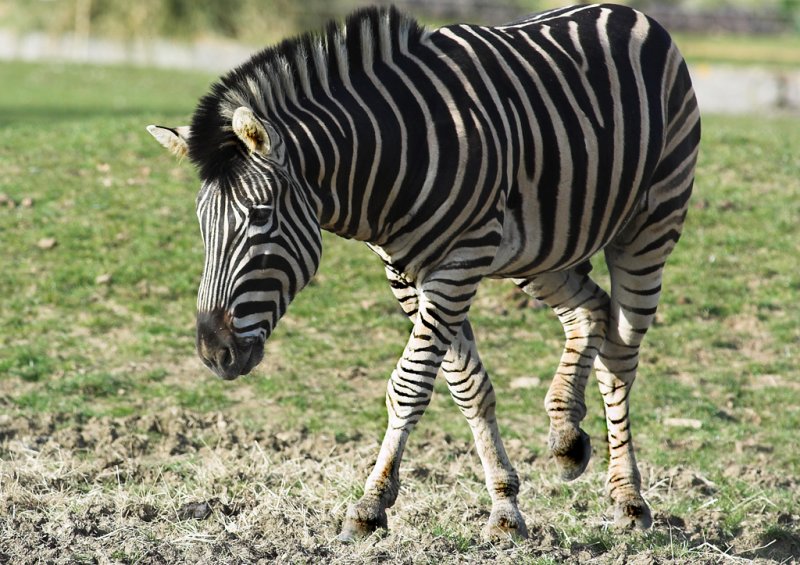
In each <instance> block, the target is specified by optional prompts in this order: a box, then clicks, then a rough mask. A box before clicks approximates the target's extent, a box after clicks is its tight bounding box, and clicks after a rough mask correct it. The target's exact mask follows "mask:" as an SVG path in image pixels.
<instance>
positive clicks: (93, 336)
mask: <svg viewBox="0 0 800 565" xmlns="http://www.w3.org/2000/svg"><path fill="white" fill-rule="evenodd" d="M212 78H213V77H210V76H206V75H198V74H188V73H178V72H164V71H152V70H143V69H129V68H117V69H105V68H91V67H72V66H58V65H24V64H9V63H4V64H3V65H2V66H0V83H2V84H4V85H13V88H3V89H0V109H2V111H1V112H0V120H1V121H2V127H0V193H4V194H5V195H7V197H8V198H9V199H10V200H12V201H14V202H15V203H16V206H15V207H13V208H10V207H7V206H5V205H4V206H2V207H0V249H3V250H4V252H3V253H2V254H0V327H1V328H2V329H3V330H2V333H0V405H2V406H3V410H4V411H6V412H7V413H19V414H25V415H29V416H31V417H34V418H35V417H43V416H45V415H47V414H60V415H67V418H68V421H72V420H70V419H86V418H90V417H103V416H108V417H118V416H124V415H129V414H133V413H143V412H144V413H159V412H161V411H163V410H165V409H167V408H170V407H174V406H178V407H181V408H183V409H186V410H190V411H196V412H205V411H221V412H222V413H224V414H226V415H228V416H229V417H235V418H241V419H243V420H245V421H246V423H247V426H248V427H251V428H252V429H260V428H268V429H272V430H281V429H283V430H293V429H300V428H303V429H305V430H308V431H309V432H311V433H317V432H321V431H325V432H326V433H328V434H330V435H331V436H333V437H336V438H337V440H338V441H353V438H360V439H358V440H357V441H362V442H364V443H368V442H371V441H376V440H377V439H378V438H379V437H380V436H381V434H382V430H383V427H384V425H385V415H384V413H385V408H384V404H383V393H384V390H385V382H386V379H387V377H388V375H389V373H390V372H391V370H392V368H393V367H394V364H395V362H396V359H397V356H398V355H399V354H400V353H401V352H402V349H403V347H404V344H405V340H406V337H407V334H408V331H409V323H408V321H407V320H406V319H405V318H404V317H403V315H402V314H401V313H400V311H399V308H398V307H397V306H396V305H395V304H394V301H393V299H392V297H391V293H390V291H389V289H388V286H387V285H386V283H385V282H384V280H383V270H382V267H381V263H380V261H379V260H378V258H377V257H375V256H374V255H372V254H371V253H370V252H369V251H368V250H367V249H366V248H365V247H363V246H362V245H360V244H357V243H354V242H351V241H343V240H339V239H336V238H334V237H333V236H330V235H328V234H326V235H325V239H324V245H325V252H324V257H323V264H322V268H321V270H320V274H319V277H318V278H317V280H316V281H315V282H314V284H312V285H311V286H310V287H309V288H308V289H307V290H306V291H304V292H303V293H302V294H301V295H300V296H299V297H298V298H297V299H296V301H295V303H294V304H293V305H292V307H291V308H290V310H289V312H288V314H287V316H286V317H285V319H284V320H283V321H282V322H281V324H280V325H279V327H278V329H277V331H276V333H275V334H274V336H273V337H272V338H271V340H270V342H269V343H268V345H267V349H266V360H265V362H264V364H263V365H262V366H261V368H259V369H258V370H257V371H255V373H254V375H252V376H250V377H247V378H245V379H242V380H239V381H236V382H232V383H223V382H220V381H217V380H215V379H214V378H213V377H212V376H211V375H210V373H208V372H207V371H206V370H205V369H204V368H203V367H202V366H201V365H200V364H199V362H197V360H196V359H195V355H194V336H193V323H194V322H193V312H194V300H195V290H196V288H195V287H196V284H197V281H198V279H199V276H200V271H201V268H202V246H201V241H200V238H199V233H198V228H197V225H196V220H195V216H194V197H195V192H196V189H197V182H196V179H195V176H194V173H193V171H192V170H191V168H190V166H189V164H188V163H175V162H173V160H172V159H171V158H170V157H169V156H167V155H166V153H165V152H163V150H162V149H161V148H160V147H159V146H158V145H157V144H156V143H155V142H154V141H153V140H152V139H151V138H150V136H149V135H148V134H147V133H146V131H145V130H144V126H145V125H147V124H149V123H162V124H165V125H180V124H182V123H186V122H187V121H188V119H189V116H190V113H191V111H192V108H193V106H194V104H195V102H196V100H197V98H198V97H199V96H201V95H202V94H203V93H204V92H205V90H206V88H207V86H208V84H209V82H210V80H211V79H212ZM798 173H800V121H799V120H798V119H796V118H766V119H765V118H760V117H714V116H709V117H707V118H706V119H705V121H704V140H703V147H702V153H701V157H700V164H699V169H698V181H697V185H696V188H695V197H694V200H693V206H692V209H691V211H690V215H689V218H688V221H687V225H686V229H685V232H684V237H683V239H682V240H681V242H680V244H679V246H678V247H677V250H676V252H675V253H674V255H673V257H672V258H671V261H670V263H669V266H668V269H667V272H666V280H665V282H664V294H663V302H662V305H661V308H660V310H659V314H658V321H657V324H656V325H655V327H654V328H653V329H652V330H651V332H650V334H648V337H647V340H646V342H645V346H644V350H643V356H642V364H641V370H640V377H639V380H638V381H637V383H636V387H635V391H634V393H633V395H632V414H633V416H632V417H633V426H634V434H635V438H636V445H637V453H638V458H639V459H640V461H642V462H645V464H646V465H647V466H649V468H653V467H655V468H657V469H669V468H674V467H676V466H683V467H685V468H689V469H693V470H695V471H696V472H697V473H700V474H702V475H703V477H705V478H706V479H707V480H709V481H711V482H712V483H713V484H714V485H715V487H714V488H715V489H716V491H715V494H714V496H715V499H716V502H715V506H714V508H715V509H716V510H718V511H719V512H721V513H722V514H723V515H724V516H725V518H724V521H723V522H722V527H723V528H724V530H725V532H726V535H727V536H733V535H735V533H736V531H737V528H740V527H741V525H742V524H743V523H746V521H747V519H748V513H749V512H750V510H751V509H752V504H759V502H758V501H759V500H760V498H759V497H764V498H766V499H768V500H769V501H771V503H772V504H775V505H776V506H777V507H780V508H792V507H793V508H797V505H798V503H800V500H798V493H797V492H796V491H794V492H793V491H791V490H788V491H787V490H786V489H782V488H780V487H779V486H774V485H772V486H770V485H767V486H764V485H763V484H761V483H759V482H758V481H755V482H754V481H752V480H750V479H748V477H740V476H737V474H736V473H731V472H730V468H731V466H735V465H749V466H754V465H755V466H760V467H763V468H764V469H765V472H766V473H769V474H771V475H770V476H772V475H775V476H790V477H795V478H796V477H798V476H799V475H800V452H798V450H797V449H795V448H794V447H793V446H796V445H797V437H796V435H797V430H798V429H800V369H798V365H797V360H798V356H799V355H800V353H799V352H800V323H798V320H800V300H798V298H799V297H800V270H798V268H797V258H798V256H800V247H798V241H800V224H799V223H798V218H800V183H799V182H798V178H800V175H799V174H798ZM25 198H32V199H33V206H31V207H25V206H23V205H22V202H23V200H24V199H25ZM44 238H55V240H56V246H55V247H53V248H51V249H41V248H40V247H39V246H38V243H39V242H40V241H41V240H42V239H44ZM595 272H596V273H597V276H598V279H599V280H604V278H605V276H604V273H605V270H604V268H603V266H602V264H601V263H597V265H596V271H595ZM103 275H108V276H110V279H109V280H108V281H106V282H103V280H102V279H101V280H100V281H99V282H98V277H101V276H103ZM520 297H521V295H520V294H518V293H516V292H515V291H514V290H513V288H512V285H510V284H508V283H503V282H497V281H488V282H487V283H486V284H485V285H484V286H483V287H482V288H481V291H480V293H479V297H478V300H477V303H476V305H475V308H474V309H473V312H472V314H471V317H472V320H473V325H474V327H475V329H476V334H477V337H478V341H479V343H480V346H481V351H482V355H483V358H484V361H485V363H486V365H487V367H488V368H489V369H490V372H491V373H492V374H493V379H494V382H495V386H496V389H497V391H498V402H499V404H498V413H499V420H500V422H501V425H502V427H503V432H504V434H505V437H506V438H507V440H508V439H511V440H514V441H518V442H521V443H522V446H523V447H524V449H526V450H527V452H529V453H530V454H531V455H532V456H533V457H535V458H544V457H546V449H545V440H544V438H545V434H546V431H547V420H546V416H545V414H544V411H543V409H542V403H543V399H544V394H545V392H546V388H547V385H548V383H549V380H550V376H551V374H552V372H553V371H554V370H555V367H556V364H557V362H558V358H559V354H560V349H561V345H562V334H561V328H560V327H559V325H558V323H557V322H556V320H555V318H554V317H553V316H552V314H551V313H550V312H549V311H545V310H533V309H530V308H520V307H518V301H519V299H520ZM521 376H528V377H538V378H539V379H540V384H539V385H538V386H533V387H532V388H527V389H522V390H519V389H512V388H511V387H510V384H511V382H512V381H513V379H515V378H517V377H521ZM587 403H588V409H589V414H588V416H587V419H586V426H585V427H586V430H587V432H588V433H589V434H590V435H591V436H592V439H593V443H594V445H595V448H596V452H597V455H596V457H595V463H594V465H597V466H602V465H604V455H603V453H604V440H603V438H604V434H605V431H604V430H605V424H604V418H603V411H602V404H601V401H600V397H599V394H598V392H597V390H596V388H594V387H592V388H590V389H589V394H588V399H587ZM669 418H692V419H697V420H699V421H700V422H702V427H701V428H700V429H684V428H676V427H669V426H667V424H666V422H667V421H668V419H669ZM420 428H422V429H424V430H441V431H442V433H444V434H447V436H448V437H452V438H454V441H456V442H459V441H461V442H466V441H468V440H469V437H470V434H469V430H468V427H467V425H466V423H465V422H464V421H463V419H462V418H461V417H460V416H459V415H458V413H457V410H456V409H455V407H454V406H453V405H452V403H451V402H450V401H449V399H448V398H447V392H446V387H445V386H444V385H443V384H442V383H437V386H436V395H435V397H434V401H433V403H432V405H431V407H430V410H429V412H428V413H427V414H426V416H425V418H424V419H423V421H422V423H421V425H420ZM421 433H422V434H423V437H424V433H425V432H421ZM415 437H416V436H415ZM413 446H414V439H413V438H412V441H411V443H410V446H409V449H410V450H413V449H414V447H413ZM439 457H444V454H440V455H439ZM430 466H431V467H433V466H434V465H433V464H431V465H430ZM539 479H540V477H526V478H525V480H526V481H536V480H539ZM470 480H473V479H470ZM474 482H475V483H476V484H478V485H479V484H480V482H481V479H480V477H475V478H474ZM795 484H796V483H795ZM601 490H602V484H601V483H600V482H599V480H598V481H585V482H579V483H576V484H574V485H557V484H555V483H554V486H553V488H552V489H551V490H550V491H548V492H549V494H548V495H547V496H545V497H542V498H541V499H537V500H536V501H535V503H534V506H535V507H539V508H542V509H543V511H550V512H552V513H556V512H558V513H559V514H558V515H559V516H561V515H562V514H563V512H562V510H563V509H569V508H576V507H580V508H581V510H580V511H576V512H573V513H567V514H566V515H564V516H568V515H572V517H571V518H569V517H562V518H559V520H560V521H559V522H558V524H557V526H558V527H557V530H558V532H559V538H558V539H559V542H558V543H560V544H561V545H562V547H567V548H569V547H572V546H575V547H578V546H580V547H583V548H587V549H586V551H589V552H590V553H591V552H606V551H608V550H609V548H620V547H623V548H627V549H625V551H629V552H632V553H635V552H636V551H640V550H644V549H647V548H651V549H652V548H655V550H656V551H657V554H658V555H661V556H662V557H665V556H666V557H669V556H670V555H675V554H676V552H677V555H678V557H680V556H681V555H688V553H687V552H690V549H689V548H687V547H685V546H681V545H680V541H679V540H678V541H675V540H671V539H670V538H669V537H668V536H667V535H666V534H665V533H664V531H658V532H651V533H648V534H645V535H642V536H638V537H634V538H627V537H625V536H619V535H618V534H615V533H612V532H607V531H605V530H602V529H597V528H588V529H587V528H585V523H584V522H585V520H586V519H588V518H587V517H596V516H599V515H600V514H602V512H603V511H604V510H605V507H606V502H605V500H604V499H603V498H602V497H600V496H598V495H597V493H599V492H600V491H601ZM345 494H346V493H345V492H339V493H336V494H334V495H333V496H344V495H345ZM751 499H752V500H755V501H756V502H753V503H746V501H748V500H751ZM586 500H588V503H587V502H581V503H580V504H578V502H579V501H586ZM704 502H707V501H704V500H700V501H698V500H695V499H692V498H690V497H688V498H687V497H686V496H676V497H674V498H665V499H663V500H658V501H656V502H655V504H654V506H655V507H656V508H658V510H659V511H660V512H664V513H667V514H669V513H674V514H677V515H684V514H686V513H690V512H699V511H704V510H703V508H701V506H702V504H703V503H704ZM576 505H577V506H576ZM573 514H575V515H577V518H576V517H575V516H574V515H573ZM430 527H435V528H438V529H436V530H435V534H436V535H437V536H441V537H442V538H444V540H445V542H446V543H447V544H448V547H450V548H451V549H452V550H453V551H457V552H466V551H469V550H470V549H469V548H470V546H471V543H472V539H473V538H471V537H470V536H469V535H467V534H465V532H464V530H462V529H459V528H455V527H452V525H450V524H438V525H436V524H431V525H430ZM771 527H772V530H769V531H767V532H765V534H764V535H765V536H768V535H769V533H770V532H772V533H774V534H775V536H778V537H780V536H784V537H786V536H791V535H794V534H791V533H787V531H788V530H786V529H785V528H783V527H782V526H780V525H779V524H777V523H775V524H772V526H771ZM473 533H475V532H473ZM626 544H627V545H626ZM539 562H542V563H545V562H548V561H547V557H542V559H541V560H540V561H539Z"/></svg>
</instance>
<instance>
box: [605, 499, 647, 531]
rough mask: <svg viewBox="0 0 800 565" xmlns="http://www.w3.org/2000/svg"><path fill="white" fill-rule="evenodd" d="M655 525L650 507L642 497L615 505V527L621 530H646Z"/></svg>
mask: <svg viewBox="0 0 800 565" xmlns="http://www.w3.org/2000/svg"><path fill="white" fill-rule="evenodd" d="M652 525H653V517H652V516H651V514H650V507H649V506H647V503H646V502H645V501H644V500H642V499H641V498H640V497H637V498H633V499H631V500H624V501H622V502H617V503H616V504H615V505H614V527H615V528H617V529H619V530H646V529H648V528H650V526H652Z"/></svg>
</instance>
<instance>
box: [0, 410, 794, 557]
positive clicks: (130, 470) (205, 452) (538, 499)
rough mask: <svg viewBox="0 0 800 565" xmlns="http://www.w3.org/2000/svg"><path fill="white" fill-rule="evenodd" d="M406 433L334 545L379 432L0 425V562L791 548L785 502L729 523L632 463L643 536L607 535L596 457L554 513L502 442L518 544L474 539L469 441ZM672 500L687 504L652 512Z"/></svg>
mask: <svg viewBox="0 0 800 565" xmlns="http://www.w3.org/2000/svg"><path fill="white" fill-rule="evenodd" d="M412 439H413V441H412V443H411V444H410V446H409V452H408V456H407V459H406V460H405V462H404V468H403V489H402V492H401V495H400V499H399V500H398V503H397V505H396V507H395V508H393V509H392V510H391V511H390V518H389V522H390V532H388V533H386V532H379V533H377V534H375V535H373V536H372V537H370V538H368V539H367V540H365V541H363V542H359V543H356V544H354V545H342V544H340V543H338V542H337V541H336V540H335V536H336V534H337V532H338V528H339V526H340V523H341V520H342V517H343V515H344V511H345V508H346V504H347V503H349V502H350V501H352V500H353V499H354V498H355V497H356V496H357V495H358V493H359V491H360V485H361V482H362V481H363V479H364V478H365V477H366V474H367V472H368V469H369V467H370V465H371V463H372V461H373V458H374V456H375V453H376V451H377V440H376V439H370V438H365V437H362V436H361V435H360V434H359V433H357V432H356V433H354V434H353V435H352V436H351V437H347V438H341V437H339V438H336V439H334V438H332V437H329V436H326V435H325V434H311V433H309V432H308V431H305V430H298V431H294V432H286V431H269V430H253V429H249V428H248V426H247V425H245V424H244V423H242V422H240V421H236V420H234V419H232V418H231V417H229V416H226V415H224V414H222V413H214V414H197V413H191V412H186V411H182V410H179V409H174V410H167V411H165V412H163V413H159V414H147V415H142V416H132V417H125V418H102V419H89V420H86V421H81V420H80V419H78V420H76V419H75V418H73V417H72V416H69V415H54V416H41V417H37V418H30V417H25V416H22V415H5V416H0V562H2V563H56V564H59V563H170V564H173V563H253V562H261V563H270V562H278V563H317V562H324V563H373V562H390V563H420V562H422V563H425V562H438V563H456V562H458V563H463V562H473V563H482V562H487V561H496V562H501V563H519V562H533V561H536V560H539V559H542V560H545V562H547V561H549V562H558V563H561V562H564V563H585V562H593V563H664V562H671V561H672V560H673V557H674V558H675V560H677V561H680V562H692V563H716V562H721V561H734V562H736V561H739V562H750V561H751V560H755V561H757V562H764V563H766V562H796V560H797V559H798V557H797V556H800V515H798V514H800V509H786V508H777V507H776V505H775V504H773V503H772V502H771V501H769V500H768V499H766V498H765V499H764V500H750V501H743V504H745V503H746V504H747V507H748V515H747V518H746V519H745V520H744V521H742V522H741V523H740V524H739V525H738V526H737V527H736V528H734V530H733V531H732V530H731V528H729V527H728V526H727V525H726V516H723V515H720V513H719V511H717V510H713V509H712V508H713V504H711V503H709V504H707V505H705V506H704V505H703V504H702V503H701V502H702V501H704V500H706V501H710V500H713V498H714V497H715V496H716V495H718V492H717V486H716V485H715V484H714V483H713V482H712V481H710V480H708V479H707V478H706V477H703V476H702V475H701V474H699V473H698V472H696V471H695V470H692V469H689V468H682V467H674V468H669V469H663V468H653V467H644V468H643V471H644V475H645V484H647V485H649V489H648V490H647V492H646V496H647V497H648V499H649V500H650V501H651V503H652V505H653V506H654V508H655V509H656V511H655V526H654V529H653V531H651V532H649V533H646V534H641V533H631V534H629V536H628V535H626V536H617V537H615V535H612V534H611V532H610V530H609V527H610V514H608V512H607V515H605V516H602V515H595V513H594V510H593V509H590V508H589V506H590V504H587V500H586V493H587V492H590V493H592V494H591V498H593V499H595V500H596V499H597V498H598V495H597V493H596V492H595V491H598V490H602V482H603V472H604V469H603V467H604V465H603V464H602V461H601V463H600V464H597V463H594V464H593V465H591V466H590V467H589V470H588V471H587V476H586V478H584V479H580V480H579V481H578V482H577V483H574V485H575V493H576V494H575V496H574V497H573V499H572V500H571V502H570V507H567V508H563V507H562V508H558V507H556V506H553V505H551V504H548V499H549V497H551V496H552V495H553V494H554V493H557V492H560V491H561V489H563V488H565V487H563V485H561V484H560V483H559V482H558V481H557V480H556V479H555V477H554V475H555V473H554V472H553V468H552V466H551V463H550V462H549V461H548V460H546V458H538V457H535V456H533V455H532V454H531V453H530V452H529V451H527V450H526V449H525V447H524V446H523V445H522V443H521V442H519V441H513V440H512V441H510V442H508V443H509V445H508V449H509V452H510V456H511V458H512V460H513V461H515V462H516V465H517V469H518V470H519V472H520V474H521V475H522V477H523V480H524V488H523V492H522V493H521V496H520V502H521V507H522V510H523V513H524V514H525V515H526V517H527V521H528V526H529V530H530V532H531V536H530V539H528V540H525V541H520V542H513V541H511V540H508V541H507V542H504V543H495V544H488V543H483V542H481V541H480V535H479V534H480V530H481V527H482V526H483V524H484V522H485V520H486V519H487V517H488V509H489V505H488V497H487V495H486V494H485V493H484V487H483V484H482V474H481V471H480V465H479V463H478V461H477V458H476V456H475V454H474V450H473V449H472V447H471V446H470V445H469V444H468V443H466V442H460V441H455V440H453V439H452V438H450V437H448V436H446V435H443V434H439V433H437V432H435V431H426V430H424V429H423V428H421V429H420V430H418V431H417V432H415V435H414V437H413V438H412ZM597 459H598V458H597V457H595V460H597ZM600 459H602V458H600ZM727 473H730V474H731V476H735V477H741V478H744V479H745V480H747V481H748V482H750V483H752V484H758V485H763V486H764V488H781V489H784V488H785V489H790V490H794V491H796V490H797V489H798V488H800V481H799V480H798V478H796V477H794V478H792V477H785V476H777V475H772V474H770V473H769V471H768V470H766V469H765V468H764V465H763V464H757V465H756V464H754V465H747V464H744V465H737V466H736V467H735V468H733V467H731V468H730V469H728V471H726V474H727ZM570 488H572V485H570ZM676 496H678V497H681V498H682V499H685V500H687V501H693V504H691V506H693V507H694V508H695V509H694V510H693V511H692V512H691V513H689V512H687V513H684V514H681V515H676V514H670V513H665V512H663V511H661V510H659V508H663V507H665V506H667V502H668V501H670V500H672V499H674V497H676ZM698 503H699V504H698ZM673 507H674V505H673ZM570 521H572V522H570ZM575 522H577V523H582V524H583V525H584V527H585V528H587V529H588V530H589V531H591V532H594V534H593V536H589V537H590V538H591V539H596V540H597V541H596V542H592V543H586V542H578V541H575V539H574V538H573V537H571V536H570V535H569V533H568V530H569V528H568V527H565V524H567V525H568V524H570V523H575ZM776 523H777V524H779V526H780V527H779V528H775V527H774V526H770V525H774V524H776ZM643 536H650V537H649V538H646V537H643ZM620 539H621V540H623V541H619V540H620ZM647 539H650V540H651V542H650V543H648V542H647ZM625 540H627V541H625ZM667 540H668V541H667Z"/></svg>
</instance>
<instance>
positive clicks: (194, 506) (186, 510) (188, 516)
mask: <svg viewBox="0 0 800 565" xmlns="http://www.w3.org/2000/svg"><path fill="white" fill-rule="evenodd" d="M209 516H211V505H210V504H209V503H208V502H189V503H187V504H184V505H183V506H181V507H180V508H179V509H178V519H180V520H205V519H206V518H208V517H209Z"/></svg>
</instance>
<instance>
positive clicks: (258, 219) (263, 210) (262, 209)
mask: <svg viewBox="0 0 800 565" xmlns="http://www.w3.org/2000/svg"><path fill="white" fill-rule="evenodd" d="M273 211H274V209H273V208H272V206H264V205H259V206H253V207H252V208H250V225H255V226H263V225H266V224H268V223H269V222H270V221H271V220H272V213H273Z"/></svg>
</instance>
